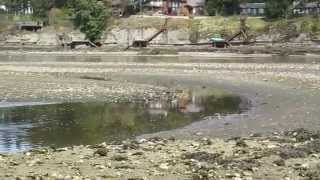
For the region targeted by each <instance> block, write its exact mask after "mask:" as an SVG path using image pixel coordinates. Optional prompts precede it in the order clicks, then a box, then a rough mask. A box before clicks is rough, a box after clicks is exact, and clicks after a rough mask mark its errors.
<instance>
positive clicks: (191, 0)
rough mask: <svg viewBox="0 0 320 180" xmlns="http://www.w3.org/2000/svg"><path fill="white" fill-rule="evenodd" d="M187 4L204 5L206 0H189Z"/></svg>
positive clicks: (193, 5)
mask: <svg viewBox="0 0 320 180" xmlns="http://www.w3.org/2000/svg"><path fill="white" fill-rule="evenodd" d="M187 4H188V5H189V6H192V7H197V6H204V0H187Z"/></svg>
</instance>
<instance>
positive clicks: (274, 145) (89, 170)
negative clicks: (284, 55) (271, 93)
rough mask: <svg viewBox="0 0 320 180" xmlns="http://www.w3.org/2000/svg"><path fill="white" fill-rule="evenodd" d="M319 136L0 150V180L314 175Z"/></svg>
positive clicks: (301, 131) (152, 140)
mask: <svg viewBox="0 0 320 180" xmlns="http://www.w3.org/2000/svg"><path fill="white" fill-rule="evenodd" d="M319 137H320V135H319V134H318V133H312V132H309V131H306V130H304V129H298V130H294V131H290V132H286V133H284V134H278V133H274V134H273V135H272V136H267V137H262V136H260V135H259V134H253V135H251V136H250V137H247V138H240V137H238V138H232V139H229V140H221V139H210V138H206V137H203V136H201V135H198V139H197V140H193V141H187V140H175V139H174V138H169V139H162V138H159V137H153V138H150V139H138V140H135V141H126V142H123V143H122V144H119V145H110V144H105V143H102V144H98V145H92V146H74V147H66V148H59V149H55V148H42V149H34V150H32V151H29V152H24V153H18V154H0V161H1V164H0V178H1V179H4V180H5V179H128V180H129V179H137V180H138V179H139V180H140V179H168V180H169V179H170V180H171V179H172V180H176V179H193V180H201V179H203V180H209V179H239V180H240V179H245V180H251V179H297V180H298V179H299V180H300V179H301V180H302V179H306V180H307V179H317V178H318V177H319V176H320V169H319V166H320V160H319V156H320V151H319V145H320V139H319Z"/></svg>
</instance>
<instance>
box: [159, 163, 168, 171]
mask: <svg viewBox="0 0 320 180" xmlns="http://www.w3.org/2000/svg"><path fill="white" fill-rule="evenodd" d="M159 168H160V169H162V170H168V169H169V166H168V163H162V164H160V165H159Z"/></svg>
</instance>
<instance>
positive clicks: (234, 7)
mask: <svg viewBox="0 0 320 180" xmlns="http://www.w3.org/2000/svg"><path fill="white" fill-rule="evenodd" d="M242 1H243V0H206V1H205V9H206V11H207V13H208V15H210V16H214V15H233V14H237V13H238V10H239V4H240V2H242Z"/></svg>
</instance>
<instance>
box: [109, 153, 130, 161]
mask: <svg viewBox="0 0 320 180" xmlns="http://www.w3.org/2000/svg"><path fill="white" fill-rule="evenodd" d="M112 160H114V161H126V160H128V157H127V156H125V155H120V154H118V155H114V156H113V157H112Z"/></svg>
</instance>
